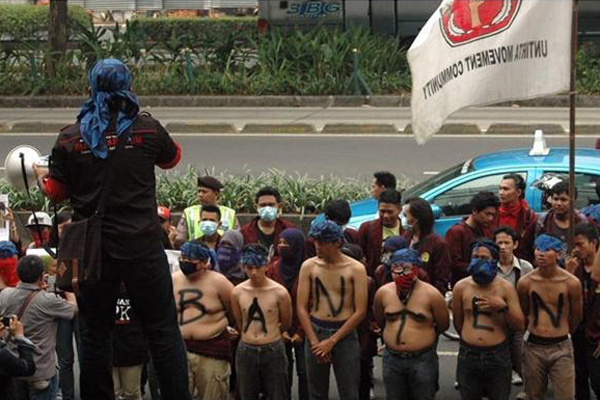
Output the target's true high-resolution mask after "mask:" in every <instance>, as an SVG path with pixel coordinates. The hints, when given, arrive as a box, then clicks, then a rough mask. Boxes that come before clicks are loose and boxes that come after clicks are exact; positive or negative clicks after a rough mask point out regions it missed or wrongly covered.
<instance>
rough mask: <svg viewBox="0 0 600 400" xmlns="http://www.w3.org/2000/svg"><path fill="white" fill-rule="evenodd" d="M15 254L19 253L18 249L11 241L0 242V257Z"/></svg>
mask: <svg viewBox="0 0 600 400" xmlns="http://www.w3.org/2000/svg"><path fill="white" fill-rule="evenodd" d="M17 254H19V251H18V250H17V246H15V244H14V243H13V242H9V241H6V240H4V241H2V242H0V258H9V257H12V256H15V255H17Z"/></svg>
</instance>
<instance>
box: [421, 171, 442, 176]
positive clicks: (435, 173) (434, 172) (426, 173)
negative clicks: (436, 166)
mask: <svg viewBox="0 0 600 400" xmlns="http://www.w3.org/2000/svg"><path fill="white" fill-rule="evenodd" d="M439 173H440V171H423V175H437V174H439Z"/></svg>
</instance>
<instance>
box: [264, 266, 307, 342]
mask: <svg viewBox="0 0 600 400" xmlns="http://www.w3.org/2000/svg"><path fill="white" fill-rule="evenodd" d="M280 265H281V259H280V258H279V257H276V258H274V259H273V260H271V262H270V263H269V265H268V266H267V276H268V277H269V278H271V279H273V280H274V281H275V282H277V283H279V284H280V285H281V286H283V287H284V288H286V289H287V290H288V293H289V294H290V297H291V298H292V326H290V329H288V330H287V332H288V334H289V335H290V336H294V334H295V333H297V334H298V335H300V336H301V337H304V331H303V330H302V325H300V320H299V319H298V312H297V311H296V310H297V309H296V304H297V303H296V299H297V296H298V277H296V279H294V283H293V284H292V287H291V288H288V287H287V286H285V281H284V280H283V277H282V276H281V274H280V273H279V266H280Z"/></svg>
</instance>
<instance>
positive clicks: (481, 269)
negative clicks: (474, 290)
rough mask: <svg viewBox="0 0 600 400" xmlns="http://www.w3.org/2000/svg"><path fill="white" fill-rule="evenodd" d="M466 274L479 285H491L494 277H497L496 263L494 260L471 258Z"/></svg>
mask: <svg viewBox="0 0 600 400" xmlns="http://www.w3.org/2000/svg"><path fill="white" fill-rule="evenodd" d="M467 272H468V273H469V274H471V276H472V277H473V280H474V281H475V282H476V283H478V284H479V285H487V284H489V283H492V281H493V280H494V278H496V275H498V262H497V261H496V260H485V259H483V258H473V259H471V263H470V264H469V268H468V269H467Z"/></svg>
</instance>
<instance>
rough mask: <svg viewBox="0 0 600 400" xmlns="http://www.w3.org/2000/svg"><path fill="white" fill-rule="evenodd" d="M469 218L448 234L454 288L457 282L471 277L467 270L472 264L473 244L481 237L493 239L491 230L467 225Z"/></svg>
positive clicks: (452, 228)
mask: <svg viewBox="0 0 600 400" xmlns="http://www.w3.org/2000/svg"><path fill="white" fill-rule="evenodd" d="M467 218H469V217H465V218H463V220H462V221H460V222H459V223H458V224H456V225H454V226H452V227H451V228H450V229H449V230H448V232H446V243H447V245H448V249H449V250H450V257H451V260H452V267H451V271H452V272H451V275H452V279H451V283H452V287H454V285H456V282H458V281H460V280H461V279H463V278H466V277H467V276H469V274H468V273H467V268H469V264H470V263H471V253H472V252H471V244H472V243H473V242H474V241H475V240H476V239H478V238H481V237H484V238H488V239H491V232H489V230H479V229H474V228H472V227H471V226H469V225H468V224H467Z"/></svg>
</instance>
